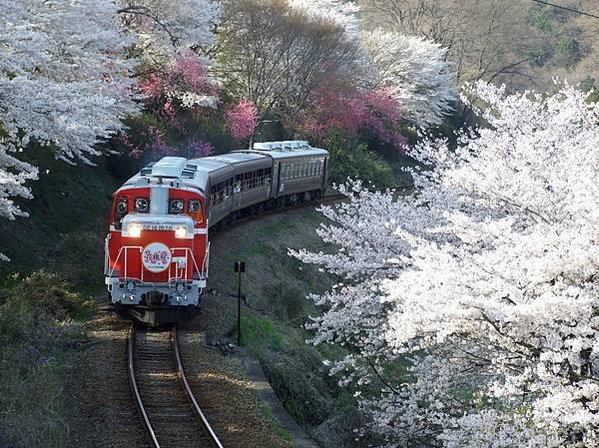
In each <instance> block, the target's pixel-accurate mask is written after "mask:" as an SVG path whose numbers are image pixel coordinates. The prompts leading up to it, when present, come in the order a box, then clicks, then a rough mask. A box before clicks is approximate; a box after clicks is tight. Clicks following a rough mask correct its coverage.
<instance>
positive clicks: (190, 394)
mask: <svg viewBox="0 0 599 448" xmlns="http://www.w3.org/2000/svg"><path fill="white" fill-rule="evenodd" d="M172 335H173V336H172V345H173V353H174V354H175V362H176V364H177V370H178V374H179V379H180V380H181V384H182V385H183V388H184V389H185V394H186V395H187V399H188V400H189V402H190V403H191V406H192V408H193V411H194V414H195V415H196V417H197V418H198V421H199V422H200V425H201V426H202V428H203V429H204V432H205V433H206V434H207V435H208V437H209V438H210V442H211V444H212V446H213V447H214V448H223V445H222V444H221V443H220V440H218V437H217V436H216V433H215V432H214V430H213V429H212V427H211V426H210V423H208V419H207V418H206V416H205V415H204V413H203V412H202V409H201V408H200V405H199V404H198V402H197V400H196V398H195V395H194V394H193V391H192V390H191V387H190V385H189V382H188V381H187V376H186V375H185V370H184V369H183V362H182V361H181V353H180V352H179V339H178V336H177V326H176V325H175V326H174V327H173V332H172Z"/></svg>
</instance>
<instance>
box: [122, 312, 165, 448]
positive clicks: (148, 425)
mask: <svg viewBox="0 0 599 448" xmlns="http://www.w3.org/2000/svg"><path fill="white" fill-rule="evenodd" d="M134 337H135V324H133V323H131V328H130V329H129V340H128V343H127V358H128V360H127V361H128V362H127V364H128V369H127V372H128V373H129V386H130V387H131V392H132V393H133V398H134V399H135V404H136V405H137V409H138V410H139V413H140V414H141V418H142V420H143V424H144V427H145V428H146V431H147V433H148V435H149V436H150V440H151V441H152V445H153V447H154V448H160V444H159V443H158V439H157V438H156V433H154V428H152V424H151V423H150V419H149V418H148V413H147V412H146V408H145V407H144V403H143V401H142V399H141V394H140V393H139V387H137V380H136V379H135V364H134V360H133V357H134V356H133V355H134V354H135V350H134V347H133V345H134V341H133V339H134Z"/></svg>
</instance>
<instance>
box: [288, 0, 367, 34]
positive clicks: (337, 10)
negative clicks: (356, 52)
mask: <svg viewBox="0 0 599 448" xmlns="http://www.w3.org/2000/svg"><path fill="white" fill-rule="evenodd" d="M287 3H288V4H289V6H290V7H291V8H292V9H293V10H296V11H299V12H301V13H302V14H305V15H307V16H308V17H310V19H311V20H313V21H322V22H324V23H332V24H334V25H335V26H336V27H338V28H339V29H341V30H343V32H344V34H345V38H346V39H347V40H356V39H358V38H359V36H360V33H361V28H362V27H361V21H360V19H359V17H358V13H359V11H360V8H359V6H358V5H357V4H355V3H351V2H348V1H344V0H287Z"/></svg>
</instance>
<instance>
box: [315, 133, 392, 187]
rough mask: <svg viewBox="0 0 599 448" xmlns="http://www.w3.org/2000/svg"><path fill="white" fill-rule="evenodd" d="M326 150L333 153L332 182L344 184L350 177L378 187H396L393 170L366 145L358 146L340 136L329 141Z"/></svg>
mask: <svg viewBox="0 0 599 448" xmlns="http://www.w3.org/2000/svg"><path fill="white" fill-rule="evenodd" d="M326 149H327V150H328V151H329V152H330V153H331V181H332V182H334V183H344V182H346V181H347V179H348V177H349V178H353V179H362V180H363V181H365V182H367V183H372V184H374V185H376V186H377V187H386V186H393V185H394V177H393V173H392V171H391V168H390V167H389V165H388V164H386V163H385V161H384V160H383V159H382V158H381V157H380V156H379V155H378V154H376V153H374V152H372V151H371V150H369V149H368V147H367V146H366V145H364V144H356V143H355V142H351V141H349V140H347V139H345V138H344V137H342V136H340V135H335V136H333V137H332V138H330V139H329V141H328V144H327V145H326Z"/></svg>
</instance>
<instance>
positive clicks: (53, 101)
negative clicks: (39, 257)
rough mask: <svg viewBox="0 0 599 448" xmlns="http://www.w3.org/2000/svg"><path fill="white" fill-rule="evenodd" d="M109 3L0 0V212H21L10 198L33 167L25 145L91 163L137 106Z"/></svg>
mask: <svg viewBox="0 0 599 448" xmlns="http://www.w3.org/2000/svg"><path fill="white" fill-rule="evenodd" d="M116 11H117V8H116V6H115V5H114V4H113V3H112V2H96V1H93V0H74V1H66V0H54V1H47V2H40V1H34V0H18V1H17V0H6V1H3V2H2V4H1V5H0V23H2V27H3V28H2V33H0V215H1V216H3V217H6V218H9V219H14V218H15V216H23V215H25V213H24V212H22V211H21V210H20V209H19V208H18V207H17V206H16V205H15V203H14V202H13V200H12V199H11V198H12V197H14V196H21V197H25V198H27V197H30V192H29V189H28V188H27V187H26V186H25V185H24V183H25V182H26V181H27V180H32V179H35V178H36V177H37V170H36V169H35V168H34V167H33V166H31V165H30V164H27V163H24V162H22V161H20V160H19V159H18V153H19V152H22V151H24V150H26V149H27V147H28V145H29V144H37V145H41V146H48V147H50V148H51V149H52V150H54V151H55V154H56V156H57V157H58V158H60V159H63V160H66V161H69V162H76V161H83V162H87V163H89V162H90V159H89V157H90V156H93V155H97V154H99V151H98V150H97V149H96V148H95V145H96V144H97V143H98V142H99V141H100V140H102V139H105V138H107V137H109V136H111V135H113V134H115V133H117V132H119V131H121V130H122V129H123V128H124V126H123V124H122V122H121V119H122V118H124V117H126V116H130V115H134V114H136V113H137V112H138V109H139V107H138V105H137V104H136V103H135V101H134V100H135V95H134V94H133V91H132V87H133V81H132V80H131V79H130V78H129V76H130V72H131V69H132V62H130V61H127V60H125V59H124V57H123V55H124V53H125V51H126V50H127V49H128V48H129V47H130V46H131V45H132V44H133V43H134V40H133V39H132V38H130V37H128V36H126V35H125V33H124V32H123V31H122V28H121V25H120V23H119V22H118V19H117V13H116Z"/></svg>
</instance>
